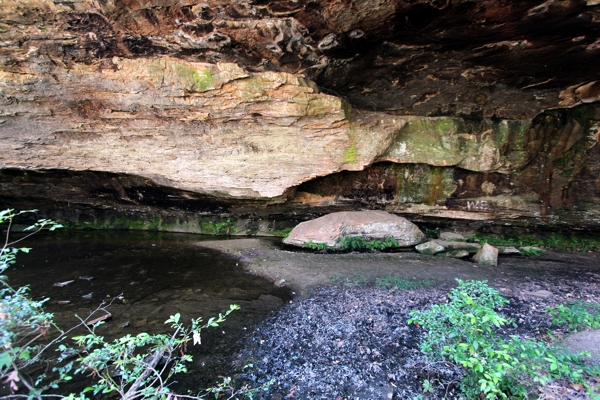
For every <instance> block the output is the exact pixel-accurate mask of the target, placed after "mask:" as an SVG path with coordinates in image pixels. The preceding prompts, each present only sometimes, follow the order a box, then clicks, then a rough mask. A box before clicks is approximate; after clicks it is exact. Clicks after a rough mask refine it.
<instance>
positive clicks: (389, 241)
mask: <svg viewBox="0 0 600 400" xmlns="http://www.w3.org/2000/svg"><path fill="white" fill-rule="evenodd" d="M392 247H398V241H397V240H396V239H394V238H385V239H383V240H377V239H375V240H370V241H367V240H365V239H363V238H362V237H360V236H343V237H342V238H341V239H340V240H339V248H340V250H342V251H383V250H386V249H389V248H392Z"/></svg>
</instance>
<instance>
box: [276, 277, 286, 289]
mask: <svg viewBox="0 0 600 400" xmlns="http://www.w3.org/2000/svg"><path fill="white" fill-rule="evenodd" d="M285 285H286V282H285V279H280V280H278V281H277V282H275V286H276V287H284V286H285Z"/></svg>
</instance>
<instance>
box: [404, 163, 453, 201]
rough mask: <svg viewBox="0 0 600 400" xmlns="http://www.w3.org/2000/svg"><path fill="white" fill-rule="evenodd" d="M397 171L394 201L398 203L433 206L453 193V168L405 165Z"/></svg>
mask: <svg viewBox="0 0 600 400" xmlns="http://www.w3.org/2000/svg"><path fill="white" fill-rule="evenodd" d="M401 168H402V169H404V170H403V171H402V170H398V172H397V176H398V180H397V188H396V199H397V201H398V203H400V204H402V203H421V204H426V205H435V204H437V203H438V202H440V201H443V200H445V199H446V198H447V197H449V196H450V195H451V194H452V192H453V191H454V188H455V184H454V179H453V172H454V168H449V167H432V166H429V165H424V164H406V165H402V166H401Z"/></svg>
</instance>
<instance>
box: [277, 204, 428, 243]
mask: <svg viewBox="0 0 600 400" xmlns="http://www.w3.org/2000/svg"><path fill="white" fill-rule="evenodd" d="M345 236H358V237H361V238H363V239H364V240H366V241H371V240H383V239H387V238H393V239H396V240H397V241H398V245H399V246H400V247H407V246H414V245H416V244H418V243H421V242H422V241H423V239H425V235H424V234H423V232H421V230H420V229H419V228H418V227H417V226H416V225H415V224H413V223H412V222H410V221H409V220H407V219H406V218H403V217H399V216H397V215H394V214H390V213H387V212H385V211H343V212H337V213H333V214H328V215H325V216H323V217H320V218H317V219H314V220H311V221H306V222H302V223H300V224H298V226H296V227H295V228H294V230H293V231H292V232H291V233H290V234H289V236H288V237H287V238H286V239H285V240H284V241H283V243H285V244H290V245H294V246H303V245H305V244H306V243H308V242H312V243H325V244H326V245H327V246H329V247H332V248H339V244H340V243H339V242H340V239H341V238H343V237H345Z"/></svg>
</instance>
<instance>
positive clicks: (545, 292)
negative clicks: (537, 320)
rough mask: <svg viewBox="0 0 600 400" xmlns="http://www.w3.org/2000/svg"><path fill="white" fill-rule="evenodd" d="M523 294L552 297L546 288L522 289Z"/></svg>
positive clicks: (541, 297)
mask: <svg viewBox="0 0 600 400" xmlns="http://www.w3.org/2000/svg"><path fill="white" fill-rule="evenodd" d="M523 295H528V296H533V297H538V298H540V299H544V300H547V299H549V298H550V297H552V292H550V291H548V290H536V291H535V292H527V291H523Z"/></svg>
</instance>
